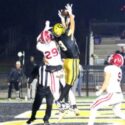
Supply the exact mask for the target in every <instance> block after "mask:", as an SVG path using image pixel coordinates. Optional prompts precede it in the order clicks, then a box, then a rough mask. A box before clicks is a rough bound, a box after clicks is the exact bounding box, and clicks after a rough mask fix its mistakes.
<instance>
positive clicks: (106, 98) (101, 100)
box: [91, 93, 113, 108]
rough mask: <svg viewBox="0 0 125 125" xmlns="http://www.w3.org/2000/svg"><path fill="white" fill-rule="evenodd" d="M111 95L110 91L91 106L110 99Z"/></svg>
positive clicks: (93, 106)
mask: <svg viewBox="0 0 125 125" xmlns="http://www.w3.org/2000/svg"><path fill="white" fill-rule="evenodd" d="M112 95H113V94H112V93H109V94H108V95H107V96H106V97H104V98H101V99H99V100H97V101H96V102H95V103H94V104H93V105H92V106H91V108H95V107H97V106H98V105H100V104H102V103H103V102H106V101H109V100H110V99H111V97H112Z"/></svg>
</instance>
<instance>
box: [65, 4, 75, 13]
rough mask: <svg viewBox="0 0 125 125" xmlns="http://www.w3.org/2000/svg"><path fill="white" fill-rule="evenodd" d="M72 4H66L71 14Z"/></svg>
mask: <svg viewBox="0 0 125 125" xmlns="http://www.w3.org/2000/svg"><path fill="white" fill-rule="evenodd" d="M72 6H73V4H69V3H68V4H66V6H65V8H66V11H68V13H69V14H70V15H72Z"/></svg>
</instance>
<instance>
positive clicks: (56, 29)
mask: <svg viewBox="0 0 125 125" xmlns="http://www.w3.org/2000/svg"><path fill="white" fill-rule="evenodd" d="M52 30H53V33H54V35H55V36H61V35H62V34H64V33H65V28H64V26H63V25H62V24H61V23H57V24H55V25H54V26H53V29H52Z"/></svg>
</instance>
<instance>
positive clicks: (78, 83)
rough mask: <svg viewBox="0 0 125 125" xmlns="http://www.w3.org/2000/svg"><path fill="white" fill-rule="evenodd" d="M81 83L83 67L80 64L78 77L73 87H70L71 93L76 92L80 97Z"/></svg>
mask: <svg viewBox="0 0 125 125" xmlns="http://www.w3.org/2000/svg"><path fill="white" fill-rule="evenodd" d="M82 83H83V67H82V65H81V64H79V76H78V78H77V79H76V81H75V84H74V86H73V87H72V90H73V92H74V93H75V92H76V90H77V92H78V96H81V87H82V86H81V85H82Z"/></svg>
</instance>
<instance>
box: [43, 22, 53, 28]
mask: <svg viewBox="0 0 125 125" xmlns="http://www.w3.org/2000/svg"><path fill="white" fill-rule="evenodd" d="M51 28H52V27H50V21H49V20H46V22H45V28H44V30H50V29H51Z"/></svg>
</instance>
